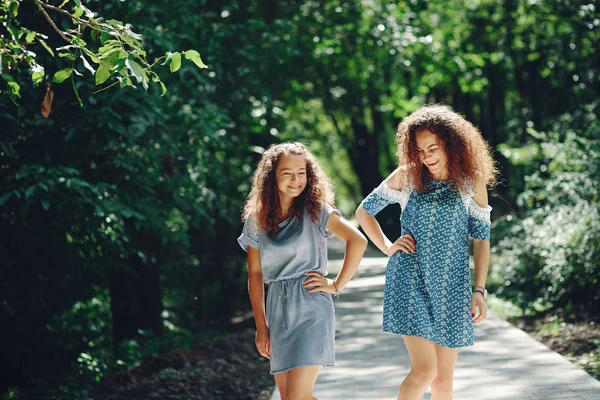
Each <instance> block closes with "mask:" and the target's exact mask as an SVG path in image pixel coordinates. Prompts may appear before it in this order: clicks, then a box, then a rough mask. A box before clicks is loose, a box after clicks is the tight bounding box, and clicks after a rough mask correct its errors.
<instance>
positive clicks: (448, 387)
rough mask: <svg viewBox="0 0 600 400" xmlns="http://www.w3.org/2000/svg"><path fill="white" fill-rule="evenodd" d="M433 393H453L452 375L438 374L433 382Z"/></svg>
mask: <svg viewBox="0 0 600 400" xmlns="http://www.w3.org/2000/svg"><path fill="white" fill-rule="evenodd" d="M431 392H432V393H452V377H451V376H442V375H438V376H436V377H435V379H434V380H433V382H431Z"/></svg>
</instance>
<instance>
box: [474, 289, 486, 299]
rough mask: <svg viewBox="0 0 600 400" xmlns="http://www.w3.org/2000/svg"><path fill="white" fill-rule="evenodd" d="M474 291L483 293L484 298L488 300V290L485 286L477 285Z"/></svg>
mask: <svg viewBox="0 0 600 400" xmlns="http://www.w3.org/2000/svg"><path fill="white" fill-rule="evenodd" d="M473 291H474V292H478V293H481V295H482V296H483V299H484V300H487V290H485V288H483V287H481V286H475V289H473Z"/></svg>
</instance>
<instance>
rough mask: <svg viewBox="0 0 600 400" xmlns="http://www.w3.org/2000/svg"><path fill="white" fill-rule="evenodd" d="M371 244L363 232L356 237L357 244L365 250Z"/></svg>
mask: <svg viewBox="0 0 600 400" xmlns="http://www.w3.org/2000/svg"><path fill="white" fill-rule="evenodd" d="M368 244H369V241H368V240H367V238H366V237H365V235H363V234H362V233H360V232H359V233H358V236H357V237H356V245H357V246H360V248H361V249H363V251H364V250H365V249H366V248H367V245H368Z"/></svg>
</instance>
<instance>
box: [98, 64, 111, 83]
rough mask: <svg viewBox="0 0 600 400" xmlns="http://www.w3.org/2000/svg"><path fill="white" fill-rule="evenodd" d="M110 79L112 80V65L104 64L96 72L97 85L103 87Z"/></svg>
mask: <svg viewBox="0 0 600 400" xmlns="http://www.w3.org/2000/svg"><path fill="white" fill-rule="evenodd" d="M108 78H110V65H108V64H106V63H102V64H100V66H99V67H98V70H97V71H96V85H102V84H103V83H104V82H106V81H107V79H108Z"/></svg>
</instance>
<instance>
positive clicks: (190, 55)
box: [185, 50, 208, 68]
mask: <svg viewBox="0 0 600 400" xmlns="http://www.w3.org/2000/svg"><path fill="white" fill-rule="evenodd" d="M185 58H186V59H188V60H191V61H192V62H193V63H194V64H196V65H197V66H198V68H208V66H207V65H206V64H204V63H203V62H202V59H201V58H200V53H198V52H197V51H196V50H188V51H186V52H185Z"/></svg>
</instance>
